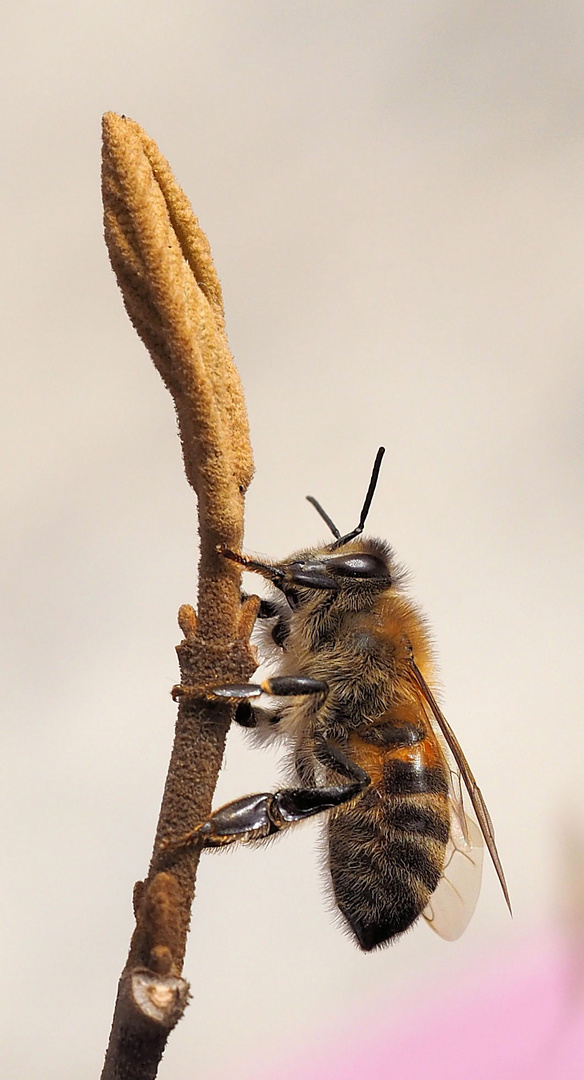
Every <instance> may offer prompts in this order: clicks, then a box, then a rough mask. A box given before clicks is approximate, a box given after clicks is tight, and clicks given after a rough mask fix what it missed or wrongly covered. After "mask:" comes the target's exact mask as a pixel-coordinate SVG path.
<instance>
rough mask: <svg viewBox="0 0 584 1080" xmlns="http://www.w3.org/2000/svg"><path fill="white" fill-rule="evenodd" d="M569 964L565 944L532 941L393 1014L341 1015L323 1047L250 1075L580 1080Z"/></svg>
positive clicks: (581, 996)
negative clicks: (343, 1019)
mask: <svg viewBox="0 0 584 1080" xmlns="http://www.w3.org/2000/svg"><path fill="white" fill-rule="evenodd" d="M570 954H572V955H570ZM485 967H486V970H485ZM577 967H579V965H577V964H576V961H575V958H574V952H573V951H572V949H571V948H570V947H569V946H568V942H567V941H566V942H564V943H562V942H561V941H560V940H553V939H550V938H549V937H548V939H547V942H546V943H544V942H542V940H541V939H537V938H534V940H533V943H532V947H531V948H525V949H524V950H523V951H522V952H521V954H519V955H516V956H514V957H511V956H509V955H503V956H501V957H499V959H498V961H497V960H494V959H493V958H490V959H489V961H488V965H484V966H483V967H482V970H481V971H480V972H477V974H476V976H475V977H471V976H468V975H467V976H465V977H464V978H463V979H461V981H460V985H458V986H452V984H450V985H447V986H446V987H442V988H441V992H440V995H436V994H435V995H434V996H432V995H431V994H430V993H429V992H428V991H427V990H426V991H425V992H424V994H423V995H420V996H418V997H416V996H415V995H414V994H412V996H411V998H409V1000H406V1001H405V1002H404V1005H403V1007H402V1008H403V1011H401V1010H400V1015H399V1016H396V1015H395V1014H393V1015H392V1016H391V1017H389V1016H388V1015H387V1014H383V1013H379V1012H377V1015H375V1013H373V1011H372V1013H371V1014H369V1016H368V1017H367V1019H366V1020H365V1019H364V1020H363V1021H362V1024H361V1027H360V1028H356V1027H355V1023H354V1018H351V1019H349V1018H347V1023H346V1024H345V1025H344V1026H343V1028H342V1033H340V1031H336V1032H334V1033H333V1032H329V1039H328V1046H327V1045H323V1044H322V1043H320V1045H319V1046H318V1047H317V1048H315V1047H314V1045H313V1046H306V1048H305V1049H304V1051H303V1052H302V1051H301V1052H300V1053H298V1052H291V1053H290V1052H289V1053H286V1054H285V1055H283V1056H285V1059H286V1063H285V1064H283V1063H282V1062H279V1063H277V1064H276V1063H274V1062H272V1065H271V1067H270V1068H269V1069H268V1068H266V1069H265V1071H264V1070H263V1069H262V1068H257V1065H256V1069H255V1077H256V1080H264V1078H265V1080H267V1077H268V1076H270V1078H272V1080H273V1078H275V1077H277V1080H298V1078H299V1077H302V1080H329V1078H330V1080H584V987H583V985H582V979H581V977H580V976H581V970H580V971H578V970H577Z"/></svg>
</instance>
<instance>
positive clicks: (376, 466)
mask: <svg viewBox="0 0 584 1080" xmlns="http://www.w3.org/2000/svg"><path fill="white" fill-rule="evenodd" d="M384 454H385V446H380V447H379V450H378V451H377V454H376V456H375V461H374V462H373V471H372V473H371V479H370V481H369V487H368V488H367V494H366V496H365V502H364V503H363V509H362V510H361V516H360V518H359V524H358V525H357V528H356V529H353V531H352V532H350V533H346V535H345V536H339V537H338V539H337V540H335V542H334V544H331V551H334V550H335V548H338V547H341V546H342V545H343V544H346V543H347V542H348V541H349V540H354V539H355V537H356V536H359V534H360V533H362V532H363V529H364V527H365V521H366V520H367V514H368V513H369V508H370V506H371V503H372V501H373V496H374V494H375V488H376V487H377V481H378V479H379V470H380V469H381V462H382V459H383V455H384Z"/></svg>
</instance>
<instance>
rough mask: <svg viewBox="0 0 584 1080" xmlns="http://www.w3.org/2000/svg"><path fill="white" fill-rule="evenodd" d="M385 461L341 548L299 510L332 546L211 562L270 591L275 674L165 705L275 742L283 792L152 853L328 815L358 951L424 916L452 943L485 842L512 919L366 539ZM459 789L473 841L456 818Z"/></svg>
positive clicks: (385, 576)
mask: <svg viewBox="0 0 584 1080" xmlns="http://www.w3.org/2000/svg"><path fill="white" fill-rule="evenodd" d="M383 454H384V448H383V447H381V448H380V449H379V451H378V453H377V457H376V460H375V464H374V467H373V472H372V476H371V480H370V483H369V488H368V491H367V495H366V497H365V502H364V504H363V509H362V511H361V515H360V518H359V524H358V525H357V527H356V528H355V529H353V530H352V531H351V532H349V533H346V534H345V535H341V533H340V531H339V529H338V528H337V527H336V525H335V524H334V522H333V521H332V520H331V519H330V517H329V516H328V514H326V512H325V511H324V510H323V508H322V506H321V505H320V503H319V502H317V500H316V499H314V498H313V497H312V496H308V498H309V501H310V502H311V503H312V504H313V506H314V507H315V509H316V510H317V511H318V513H319V514H320V516H321V518H322V519H323V520H324V521H325V522H326V524H327V526H328V527H329V528H330V530H331V532H332V533H333V536H334V540H333V541H332V543H329V544H324V545H322V546H319V547H315V548H308V549H306V550H304V551H300V552H297V553H296V554H294V555H291V556H290V558H288V559H285V560H284V561H283V562H270V561H267V560H265V561H258V560H256V559H253V558H250V557H248V556H246V555H243V554H241V553H239V552H236V551H231V550H229V549H227V548H221V549H220V550H221V553H222V555H223V556H224V557H225V558H227V559H231V560H233V561H234V562H236V563H237V564H238V565H239V566H241V567H242V568H243V569H244V570H248V571H253V572H254V573H257V574H260V575H261V576H262V577H263V578H265V579H266V580H267V581H268V582H270V585H271V595H270V597H269V598H267V599H263V600H262V601H261V604H260V609H259V614H258V620H257V625H258V626H259V627H260V628H262V627H263V634H261V639H263V641H264V650H263V652H264V654H266V655H267V656H268V658H271V661H272V669H273V673H272V674H270V675H269V676H268V677H266V678H261V677H260V678H259V679H258V678H257V676H256V678H255V679H254V681H252V682H250V683H245V684H242V685H229V686H208V687H188V686H178V687H175V688H174V691H173V693H174V696H175V698H178V697H179V696H186V697H191V698H201V697H202V698H205V699H206V700H210V701H211V700H216V701H218V700H221V701H225V700H226V699H227V700H230V701H236V702H238V705H237V709H236V714H235V720H236V721H237V722H238V723H239V724H241V725H242V726H243V727H248V728H249V727H251V728H255V729H256V731H258V732H261V733H263V735H264V736H265V737H267V738H270V737H273V736H274V735H278V736H283V737H284V738H285V739H286V740H287V741H288V742H289V744H290V745H291V747H292V774H293V779H292V785H293V786H290V787H285V788H282V789H281V790H279V791H276V792H275V793H270V792H264V793H260V794H256V795H248V796H245V797H244V798H241V799H236V800H234V801H233V802H230V803H227V804H226V805H225V806H222V807H220V808H219V809H218V810H215V811H214V812H213V813H211V815H210V816H209V817H208V818H207V820H206V821H203V822H201V823H199V824H198V825H197V826H196V827H195V828H194V829H193V830H192V831H191V832H189V833H187V834H186V835H184V836H181V837H178V838H176V839H168V840H166V841H164V842H163V847H164V848H165V849H166V850H169V851H180V849H181V848H184V847H185V846H186V845H189V844H192V843H198V844H200V845H201V846H203V847H223V846H225V845H227V844H232V843H238V842H239V843H241V842H257V841H261V840H265V839H266V838H268V837H271V836H274V835H276V834H277V833H279V832H281V831H283V830H285V829H288V828H290V827H292V826H293V825H295V824H296V823H298V822H301V821H304V820H305V819H306V818H308V817H312V816H314V815H316V814H321V815H323V816H324V815H326V819H325V825H326V843H327V848H328V860H327V861H328V872H329V874H330V884H331V887H332V893H333V897H334V901H335V903H336V906H337V908H338V910H339V912H340V914H341V916H342V920H343V921H344V923H345V925H346V927H347V928H348V930H349V931H350V933H351V934H352V935H353V936H354V938H355V939H356V941H357V943H358V945H359V946H360V947H361V949H363V950H364V951H366V952H369V951H370V950H372V949H375V948H377V947H380V946H383V945H386V944H388V943H389V942H391V941H393V940H394V939H395V938H396V937H397V936H398V935H400V934H402V933H403V932H404V931H406V930H408V929H409V928H410V927H411V926H412V925H413V923H415V922H416V920H417V919H418V918H419V917H420V916H421V915H422V916H423V917H424V918H425V919H426V920H427V922H428V923H429V924H430V926H431V927H432V928H433V929H434V930H435V931H436V932H437V933H438V934H440V935H441V936H442V937H444V938H446V939H448V940H454V939H455V938H457V937H459V936H460V934H461V933H462V932H463V930H464V929H465V928H466V925H467V924H468V921H469V919H470V917H471V915H472V913H473V911H474V907H475V905H476V901H477V898H478V894H479V889H480V881H481V872H482V846H483V844H482V841H483V839H484V841H485V843H486V846H487V849H488V851H489V854H490V856H491V859H492V861H493V864H494V866H495V870H496V872H497V875H498V877H499V881H500V883H501V887H502V889H503V893H504V896H505V900H506V901H507V904H508V906H509V909H510V901H509V893H508V890H507V885H506V882H505V877H504V874H503V869H502V866H501V862H500V859H499V855H498V852H497V848H496V846H495V837H494V831H493V826H492V823H491V819H490V817H489V813H488V810H487V807H486V805H485V802H484V799H483V796H482V794H481V792H480V790H479V788H478V786H477V783H476V781H475V778H474V776H473V774H472V772H471V769H470V767H469V764H468V762H467V760H466V757H465V756H464V754H463V752H462V750H461V748H460V745H459V743H458V741H457V739H456V737H455V735H454V733H453V731H452V728H451V727H450V725H449V724H448V722H447V721H446V719H445V717H444V715H443V713H442V711H441V709H440V707H439V705H438V703H437V701H436V697H435V694H434V691H433V690H432V689H431V685H432V649H431V644H430V638H429V633H428V628H427V625H426V622H425V619H424V618H423V616H422V615H421V613H420V611H419V610H418V608H417V607H416V606H415V605H414V603H413V602H412V601H411V600H410V599H409V598H408V596H407V595H406V592H405V588H404V576H403V573H402V572H401V571H400V570H399V568H398V567H397V566H396V564H395V560H394V556H393V552H392V550H391V548H390V547H389V545H388V544H387V543H386V542H385V541H384V540H379V539H373V538H371V537H365V536H363V529H364V525H365V520H366V518H367V514H368V512H369V508H370V505H371V501H372V498H373V493H374V491H375V487H376V484H377V479H378V476H379V470H380V467H381V460H382V457H383ZM266 643H267V644H268V645H269V647H268V648H267V649H266ZM259 651H260V658H263V657H262V649H261V647H260V649H259ZM270 654H271V655H270ZM270 698H271V699H272V700H271V707H270ZM258 699H259V701H258ZM266 702H267V703H268V707H266V704H265V703H266ZM262 703H264V704H263V705H262ZM461 781H462V783H461ZM462 785H464V788H465V789H466V792H467V794H468V798H469V799H470V803H471V805H472V808H473V810H474V814H475V816H476V819H477V821H478V826H477V823H476V822H475V821H474V820H473V817H472V816H471V814H469V813H467V812H466V810H465V808H464V806H463V790H462Z"/></svg>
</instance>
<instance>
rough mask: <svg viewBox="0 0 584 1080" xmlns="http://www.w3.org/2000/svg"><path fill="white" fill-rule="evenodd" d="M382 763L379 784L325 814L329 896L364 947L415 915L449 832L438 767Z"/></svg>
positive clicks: (434, 878)
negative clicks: (330, 812)
mask: <svg viewBox="0 0 584 1080" xmlns="http://www.w3.org/2000/svg"><path fill="white" fill-rule="evenodd" d="M387 764H388V765H389V768H387V767H386V770H385V783H384V784H383V788H381V786H380V785H376V786H375V787H373V786H372V787H371V788H369V789H368V790H367V791H366V792H364V793H363V796H362V797H361V798H360V799H359V802H358V803H356V804H355V803H354V804H353V805H352V806H349V807H346V808H345V807H340V808H339V809H338V810H337V811H336V812H335V813H334V815H331V818H330V819H329V853H330V870H331V877H332V883H333V889H334V894H335V900H336V902H337V905H338V907H339V909H340V911H341V912H342V914H343V916H344V917H345V919H346V920H347V922H348V924H349V927H350V928H351V930H352V932H353V933H354V935H355V937H356V938H357V941H358V943H359V945H360V946H361V948H362V949H364V950H365V951H366V952H369V951H370V950H371V949H374V948H376V947H379V946H381V945H385V944H387V943H388V942H389V941H391V940H392V938H394V937H396V936H397V935H398V934H401V933H403V932H404V931H405V930H407V929H408V928H409V927H410V926H411V925H412V923H413V922H415V920H416V919H417V918H418V916H419V915H421V913H422V911H423V910H424V908H425V907H426V905H427V903H428V901H429V899H430V897H431V895H432V893H433V892H434V890H435V889H436V887H437V885H438V882H439V880H440V877H441V875H442V871H443V868H444V858H445V851H446V843H447V841H448V835H449V831H450V818H449V810H448V802H447V790H448V789H447V783H446V779H445V776H444V772H443V770H442V769H440V768H437V769H433V768H427V767H426V768H422V769H420V768H419V767H418V768H412V766H411V764H410V763H406V762H401V761H395V760H394V761H391V762H390V763H387ZM396 766H397V768H396ZM392 781H393V783H392ZM396 789H397V790H396Z"/></svg>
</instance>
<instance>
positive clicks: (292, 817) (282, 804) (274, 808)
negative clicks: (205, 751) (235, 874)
mask: <svg viewBox="0 0 584 1080" xmlns="http://www.w3.org/2000/svg"><path fill="white" fill-rule="evenodd" d="M359 771H360V772H361V770H359ZM363 778H364V779H363ZM369 782H370V781H369V777H368V776H367V775H366V774H365V773H362V778H361V779H359V780H354V781H353V782H352V783H350V784H339V785H336V786H333V787H322V788H311V789H307V788H284V789H283V790H282V791H276V792H275V793H271V792H264V793H261V794H259V795H246V796H244V798H242V799H235V800H234V801H233V802H230V803H226V805H225V806H221V807H220V808H219V809H218V810H215V811H214V812H213V813H212V814H210V816H209V817H208V818H207V819H206V821H202V822H201V824H200V825H196V826H195V828H194V829H192V830H191V832H188V833H185V834H184V836H179V837H177V838H176V839H168V840H163V841H162V843H161V845H160V847H161V850H162V851H168V852H173V851H179V850H180V849H181V848H185V847H189V846H190V845H191V844H196V843H198V844H200V845H201V847H225V846H226V845H227V844H236V843H249V842H253V841H260V840H267V839H268V837H270V836H274V835H275V834H276V833H279V832H281V831H282V830H283V829H288V828H290V826H291V825H295V824H297V823H298V822H299V821H304V820H305V819H306V818H309V817H314V815H315V814H322V813H324V811H326V810H332V809H333V808H334V807H335V806H341V805H342V803H345V802H349V801H350V800H351V799H354V798H355V797H356V796H357V795H359V794H360V793H361V791H362V790H363V788H364V787H366V786H367V784H368V783H369Z"/></svg>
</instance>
